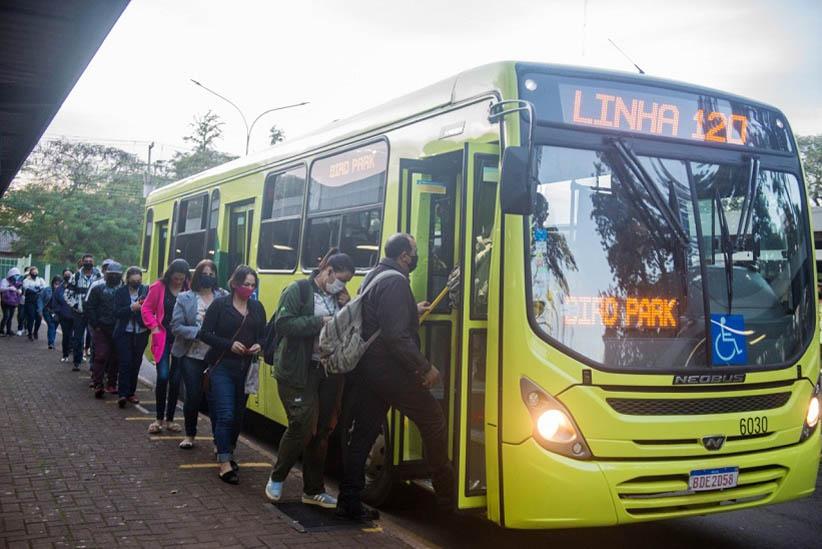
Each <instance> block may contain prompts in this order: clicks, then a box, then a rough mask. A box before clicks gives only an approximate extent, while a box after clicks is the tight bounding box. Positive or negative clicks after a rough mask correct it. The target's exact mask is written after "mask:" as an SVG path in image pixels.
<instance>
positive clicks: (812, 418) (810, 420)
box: [805, 396, 819, 429]
mask: <svg viewBox="0 0 822 549" xmlns="http://www.w3.org/2000/svg"><path fill="white" fill-rule="evenodd" d="M817 421H819V397H818V396H814V397H813V398H811V402H810V404H809V405H808V413H807V415H805V424H806V425H807V426H808V427H810V428H811V429H813V428H814V427H816V422H817Z"/></svg>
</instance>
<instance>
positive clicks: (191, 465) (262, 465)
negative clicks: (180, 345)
mask: <svg viewBox="0 0 822 549" xmlns="http://www.w3.org/2000/svg"><path fill="white" fill-rule="evenodd" d="M238 465H239V466H240V467H241V468H242V467H253V468H267V467H271V464H270V463H262V462H260V463H257V462H249V463H238ZM219 466H220V464H219V463H184V464H183V465H180V469H213V468H215V467H219Z"/></svg>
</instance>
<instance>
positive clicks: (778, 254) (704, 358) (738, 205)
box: [526, 146, 814, 371]
mask: <svg viewBox="0 0 822 549" xmlns="http://www.w3.org/2000/svg"><path fill="white" fill-rule="evenodd" d="M536 157H537V161H538V186H537V191H538V192H537V193H536V205H535V206H536V207H535V209H534V214H533V215H532V216H531V217H530V219H529V220H528V233H529V246H530V262H529V265H528V268H527V269H526V270H527V272H528V276H529V284H528V288H529V290H530V300H531V310H532V313H533V315H534V316H533V319H534V324H535V327H536V329H537V330H539V331H541V332H542V333H543V335H544V336H547V337H548V338H549V339H550V340H551V341H552V342H554V343H558V344H559V345H561V346H564V347H566V348H568V349H570V350H571V351H573V352H575V353H576V354H577V355H581V357H583V358H584V359H586V360H587V361H588V362H593V363H594V365H595V366H597V365H601V366H604V367H606V368H613V369H632V370H642V369H651V370H665V371H669V370H676V369H679V368H687V367H706V366H724V365H737V366H745V365H748V366H773V365H779V364H783V363H786V362H788V361H789V360H791V359H793V358H794V357H796V355H797V354H798V353H800V352H801V351H802V350H803V349H804V348H805V347H806V346H807V344H808V342H809V340H810V338H811V336H812V333H813V327H814V317H813V311H814V306H813V295H814V294H813V270H812V266H811V261H810V244H809V240H808V225H807V214H806V211H805V209H804V207H803V198H802V196H803V194H802V186H801V184H800V182H799V180H798V179H797V177H796V176H795V175H794V174H792V173H788V172H780V171H774V170H769V169H766V168H762V169H760V168H759V165H758V163H756V165H748V164H722V163H706V162H696V161H683V160H673V159H666V158H658V157H650V156H642V155H639V156H634V155H633V154H632V153H630V152H629V153H627V154H626V152H625V151H624V150H619V148H618V147H614V148H613V149H601V150H589V149H571V148H565V147H555V146H542V147H538V148H537V151H536Z"/></svg>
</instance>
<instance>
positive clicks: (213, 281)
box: [200, 275, 217, 289]
mask: <svg viewBox="0 0 822 549" xmlns="http://www.w3.org/2000/svg"><path fill="white" fill-rule="evenodd" d="M200 287H202V288H209V289H213V288H216V287H217V277H216V276H211V275H200Z"/></svg>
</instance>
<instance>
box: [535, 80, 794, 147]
mask: <svg viewBox="0 0 822 549" xmlns="http://www.w3.org/2000/svg"><path fill="white" fill-rule="evenodd" d="M521 82H522V86H521V89H520V93H521V94H522V97H523V99H527V100H529V101H532V102H533V103H534V105H535V107H536V113H537V118H538V119H539V120H540V121H548V122H555V123H561V124H569V125H572V126H577V127H587V128H591V129H596V130H610V131H615V130H618V131H622V132H629V133H636V134H641V135H645V136H649V137H666V138H674V139H684V140H687V141H696V142H699V143H704V144H709V145H720V146H724V145H730V146H737V147H753V148H760V149H772V150H779V151H786V152H790V151H791V150H792V147H791V141H790V139H789V136H788V130H787V125H786V124H785V122H784V120H782V117H781V115H780V114H779V113H777V112H776V111H773V110H770V109H766V108H762V107H758V106H754V105H750V104H748V103H745V102H743V101H739V100H731V99H727V98H723V97H718V96H712V95H705V94H701V93H693V92H688V91H679V90H675V89H669V88H661V87H654V86H648V85H643V84H632V83H623V82H614V81H609V80H601V81H600V80H594V79H587V78H571V77H561V76H555V75H548V74H533V73H529V74H525V75H523V76H522V80H521Z"/></svg>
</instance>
